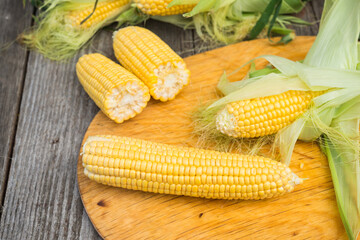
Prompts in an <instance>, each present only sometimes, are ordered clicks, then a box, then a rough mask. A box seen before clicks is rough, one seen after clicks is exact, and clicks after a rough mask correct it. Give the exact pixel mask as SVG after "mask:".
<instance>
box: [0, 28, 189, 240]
mask: <svg viewBox="0 0 360 240" xmlns="http://www.w3.org/2000/svg"><path fill="white" fill-rule="evenodd" d="M149 24H150V25H149V28H151V29H152V30H154V31H156V32H157V33H158V34H159V35H160V36H161V37H164V39H165V41H166V42H167V43H169V45H170V46H171V47H172V48H174V49H175V50H176V51H178V52H182V51H184V50H186V49H188V48H189V46H187V45H186V44H188V43H189V42H190V43H191V42H192V41H193V39H192V36H193V35H192V32H191V31H190V32H188V31H187V32H183V31H180V30H179V29H178V28H176V27H174V26H170V25H163V24H162V23H155V22H154V23H149ZM157 25H158V26H157ZM111 35H112V34H111V32H106V31H103V32H102V33H101V34H100V35H99V36H98V37H97V38H96V40H95V41H94V42H93V44H92V45H91V46H90V47H89V48H88V49H86V50H84V51H82V52H81V53H80V54H79V55H82V54H84V53H86V52H102V53H104V54H106V55H107V56H109V57H111V58H112V59H114V56H113V53H112V44H111ZM185 43H186V44H185ZM77 57H78V56H77ZM77 57H76V58H74V59H73V60H71V61H70V62H69V63H57V62H53V61H49V60H47V59H44V58H43V57H42V56H40V55H39V54H37V53H31V54H30V57H29V64H28V68H27V74H26V79H25V86H24V94H23V100H22V103H21V111H20V116H19V125H18V131H17V134H16V138H15V146H14V150H13V160H12V165H11V169H10V174H9V180H8V187H7V194H6V198H5V201H4V207H3V217H2V219H1V222H0V239H98V238H99V236H98V235H97V233H96V231H95V230H94V229H93V228H92V227H90V226H91V225H90V223H89V220H88V218H87V217H86V213H85V212H84V210H83V206H82V203H81V199H80V195H79V193H78V189H77V182H76V162H77V156H78V151H79V148H80V145H81V141H82V138H83V135H84V133H85V131H86V129H87V127H88V125H89V123H90V121H91V120H92V118H93V117H94V115H95V114H96V113H97V111H98V108H97V107H96V106H95V104H94V103H93V102H92V100H91V99H90V98H89V97H88V96H87V95H86V93H85V91H84V90H83V89H82V87H81V86H80V84H79V83H78V81H77V78H76V74H75V62H76V59H77Z"/></svg>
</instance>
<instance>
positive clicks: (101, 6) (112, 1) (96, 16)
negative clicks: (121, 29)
mask: <svg viewBox="0 0 360 240" xmlns="http://www.w3.org/2000/svg"><path fill="white" fill-rule="evenodd" d="M130 2H131V1H130V0H107V1H102V2H99V3H98V5H97V6H96V9H95V11H94V13H93V15H91V17H90V18H89V19H87V20H86V21H85V22H84V23H83V24H81V22H82V21H83V20H84V19H85V18H86V17H88V16H89V15H90V14H91V13H92V11H93V8H94V6H93V4H90V5H89V6H88V7H86V8H84V9H78V10H73V11H71V12H70V13H69V15H68V18H69V19H70V22H71V24H72V25H73V26H75V27H81V28H83V29H86V28H90V27H92V26H95V25H96V24H98V23H100V22H102V21H104V20H106V19H109V18H112V17H115V16H116V15H119V14H120V13H121V12H122V11H123V10H124V9H125V8H126V7H127V6H129V5H130Z"/></svg>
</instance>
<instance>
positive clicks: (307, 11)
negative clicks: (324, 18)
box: [292, 0, 321, 36]
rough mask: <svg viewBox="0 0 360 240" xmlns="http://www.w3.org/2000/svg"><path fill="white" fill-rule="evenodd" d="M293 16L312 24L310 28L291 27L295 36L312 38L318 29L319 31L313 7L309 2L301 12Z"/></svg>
mask: <svg viewBox="0 0 360 240" xmlns="http://www.w3.org/2000/svg"><path fill="white" fill-rule="evenodd" d="M313 1H319V0H313ZM320 1H321V0H320ZM294 16H296V17H299V18H301V19H303V20H305V21H308V22H310V23H313V24H312V25H311V26H293V27H292V28H293V29H295V32H296V35H298V36H312V35H316V34H317V33H318V29H319V23H318V18H317V17H316V16H315V13H314V9H313V5H312V4H311V2H310V3H307V4H306V6H305V8H304V9H303V10H302V11H301V12H299V13H297V14H294Z"/></svg>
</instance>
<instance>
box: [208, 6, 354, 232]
mask: <svg viewBox="0 0 360 240" xmlns="http://www.w3.org/2000/svg"><path fill="white" fill-rule="evenodd" d="M359 9H360V1H358V0H325V6H324V12H323V16H322V19H321V24H320V31H319V35H318V36H317V38H316V41H315V43H314V44H313V46H312V48H311V49H310V51H309V53H308V54H307V56H306V58H305V60H304V61H303V63H300V62H293V61H290V60H288V59H284V58H281V57H277V56H262V57H263V58H265V59H266V60H267V61H269V62H270V63H271V64H272V65H273V66H274V67H275V69H270V70H269V69H266V70H263V71H260V70H257V71H255V72H253V73H252V74H250V75H249V76H248V77H247V78H246V79H245V80H243V81H239V82H232V83H230V82H229V81H228V80H227V79H226V75H224V76H223V77H222V78H221V79H220V82H219V85H218V88H219V90H220V91H221V92H222V93H223V94H224V95H225V96H224V97H223V98H221V99H219V100H217V101H216V102H214V103H213V104H212V105H210V107H208V109H207V111H208V114H207V113H206V111H205V112H204V114H205V115H206V114H207V117H209V116H210V114H211V112H213V111H212V109H221V107H224V106H225V104H227V103H230V102H234V101H238V100H243V99H251V98H257V97H264V96H270V95H275V94H279V93H282V92H285V91H289V90H303V91H324V93H323V94H322V95H320V96H318V97H316V98H314V99H313V101H312V106H311V107H310V109H309V110H308V111H306V112H305V113H304V114H303V115H302V116H301V117H300V118H298V119H297V120H296V121H295V122H294V123H292V124H291V125H289V126H288V127H286V128H284V129H282V130H280V131H279V132H278V133H277V134H276V136H275V142H274V146H275V147H277V148H278V149H279V152H280V157H281V160H282V161H283V162H284V163H286V164H287V165H289V164H290V161H291V155H292V152H293V148H294V145H295V143H296V141H297V139H300V140H304V141H314V140H317V139H320V146H321V148H322V150H323V152H324V153H325V154H326V156H327V157H328V161H329V166H330V170H331V174H332V179H333V183H334V188H335V194H336V199H337V203H338V207H339V212H340V216H341V219H342V221H343V224H344V226H345V229H346V232H347V234H348V237H349V238H350V239H357V238H358V237H359V232H360V156H359V151H360V143H359V140H360V138H359V124H360V71H359V68H358V67H359V58H360V54H359V48H358V36H359V34H360V11H359ZM339 33H341V34H339ZM252 75H253V76H252ZM215 114H216V113H215ZM215 114H214V115H213V117H214V118H215ZM211 131H212V130H211Z"/></svg>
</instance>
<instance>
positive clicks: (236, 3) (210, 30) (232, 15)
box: [169, 0, 309, 44]
mask: <svg viewBox="0 0 360 240" xmlns="http://www.w3.org/2000/svg"><path fill="white" fill-rule="evenodd" d="M272 1H273V0H252V1H248V0H226V1H221V0H210V1H209V0H200V1H199V0H174V1H172V2H171V3H170V4H169V7H170V6H176V5H182V4H197V5H196V6H195V7H194V9H193V10H192V11H191V12H189V13H186V14H184V16H185V17H192V18H193V25H194V26H195V29H196V32H197V34H198V35H199V36H200V37H201V38H202V39H203V40H210V41H216V42H218V43H221V44H231V43H234V42H238V41H241V40H244V39H245V38H246V37H248V36H249V33H250V32H251V31H252V29H254V27H256V28H257V31H256V34H253V35H251V36H250V37H251V38H255V37H265V31H266V29H267V28H270V30H271V32H272V33H275V34H279V35H283V36H285V37H284V38H283V39H282V41H281V42H283V43H287V42H289V41H291V40H292V39H293V38H294V36H295V34H294V31H293V30H291V29H288V28H286V26H285V25H287V24H300V25H306V24H309V23H308V22H306V21H303V20H301V19H298V18H295V17H292V16H285V15H279V16H275V17H276V22H274V24H273V25H272V24H270V26H269V25H267V24H266V23H267V22H268V21H269V19H264V23H263V24H262V26H259V25H261V24H259V23H258V21H259V18H260V15H261V14H260V13H261V12H263V11H264V10H265V7H266V6H267V5H268V4H270V3H271V2H272ZM278 1H280V2H281V0H278ZM304 6H305V3H304V2H303V1H302V0H283V1H282V5H281V7H280V9H279V13H280V14H289V13H297V12H299V11H300V10H301V9H303V7H304ZM268 10H271V12H273V11H275V9H274V7H273V6H269V9H268ZM264 14H265V13H264ZM269 14H270V13H269ZM274 21H275V18H274ZM269 35H270V33H269Z"/></svg>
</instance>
